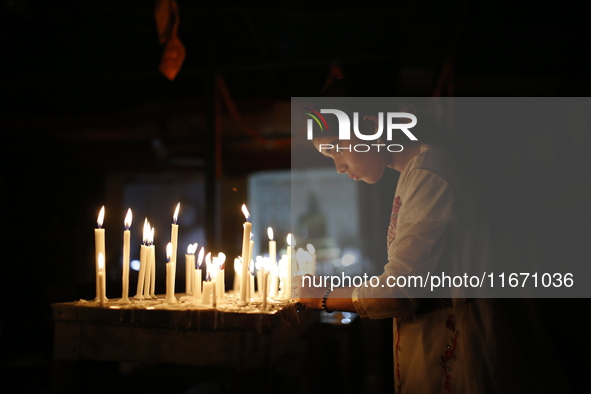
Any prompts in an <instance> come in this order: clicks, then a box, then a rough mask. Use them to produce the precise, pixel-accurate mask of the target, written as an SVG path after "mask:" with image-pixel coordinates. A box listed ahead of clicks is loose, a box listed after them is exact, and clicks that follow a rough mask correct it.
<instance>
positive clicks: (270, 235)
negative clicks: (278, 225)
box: [267, 227, 273, 241]
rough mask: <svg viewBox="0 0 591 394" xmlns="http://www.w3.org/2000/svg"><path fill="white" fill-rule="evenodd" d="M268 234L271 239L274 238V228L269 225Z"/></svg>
mask: <svg viewBox="0 0 591 394" xmlns="http://www.w3.org/2000/svg"><path fill="white" fill-rule="evenodd" d="M267 235H268V236H269V241H272V240H273V229H272V228H271V227H269V228H268V229H267Z"/></svg>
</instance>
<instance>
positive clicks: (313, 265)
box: [306, 244, 316, 276]
mask: <svg viewBox="0 0 591 394" xmlns="http://www.w3.org/2000/svg"><path fill="white" fill-rule="evenodd" d="M306 249H308V253H310V257H311V261H310V271H311V272H310V275H312V276H315V275H316V248H315V247H314V245H312V244H308V246H306Z"/></svg>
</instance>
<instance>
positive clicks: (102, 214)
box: [96, 205, 105, 228]
mask: <svg viewBox="0 0 591 394" xmlns="http://www.w3.org/2000/svg"><path fill="white" fill-rule="evenodd" d="M104 219H105V206H104V205H103V207H102V208H101V210H100V211H99V214H98V218H97V219H96V224H97V225H98V228H101V227H102V226H103V220H104Z"/></svg>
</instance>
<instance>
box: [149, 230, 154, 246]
mask: <svg viewBox="0 0 591 394" xmlns="http://www.w3.org/2000/svg"><path fill="white" fill-rule="evenodd" d="M148 244H150V245H152V244H154V227H152V230H151V231H150V233H149V235H148Z"/></svg>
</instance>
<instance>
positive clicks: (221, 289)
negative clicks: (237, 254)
mask: <svg viewBox="0 0 591 394" xmlns="http://www.w3.org/2000/svg"><path fill="white" fill-rule="evenodd" d="M225 264H226V255H225V254H224V253H222V252H220V253H218V271H217V273H216V278H215V281H216V288H217V291H218V299H219V300H223V299H224V296H225V293H226V285H225V283H224V281H225V280H226V274H225V270H224V268H225Z"/></svg>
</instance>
